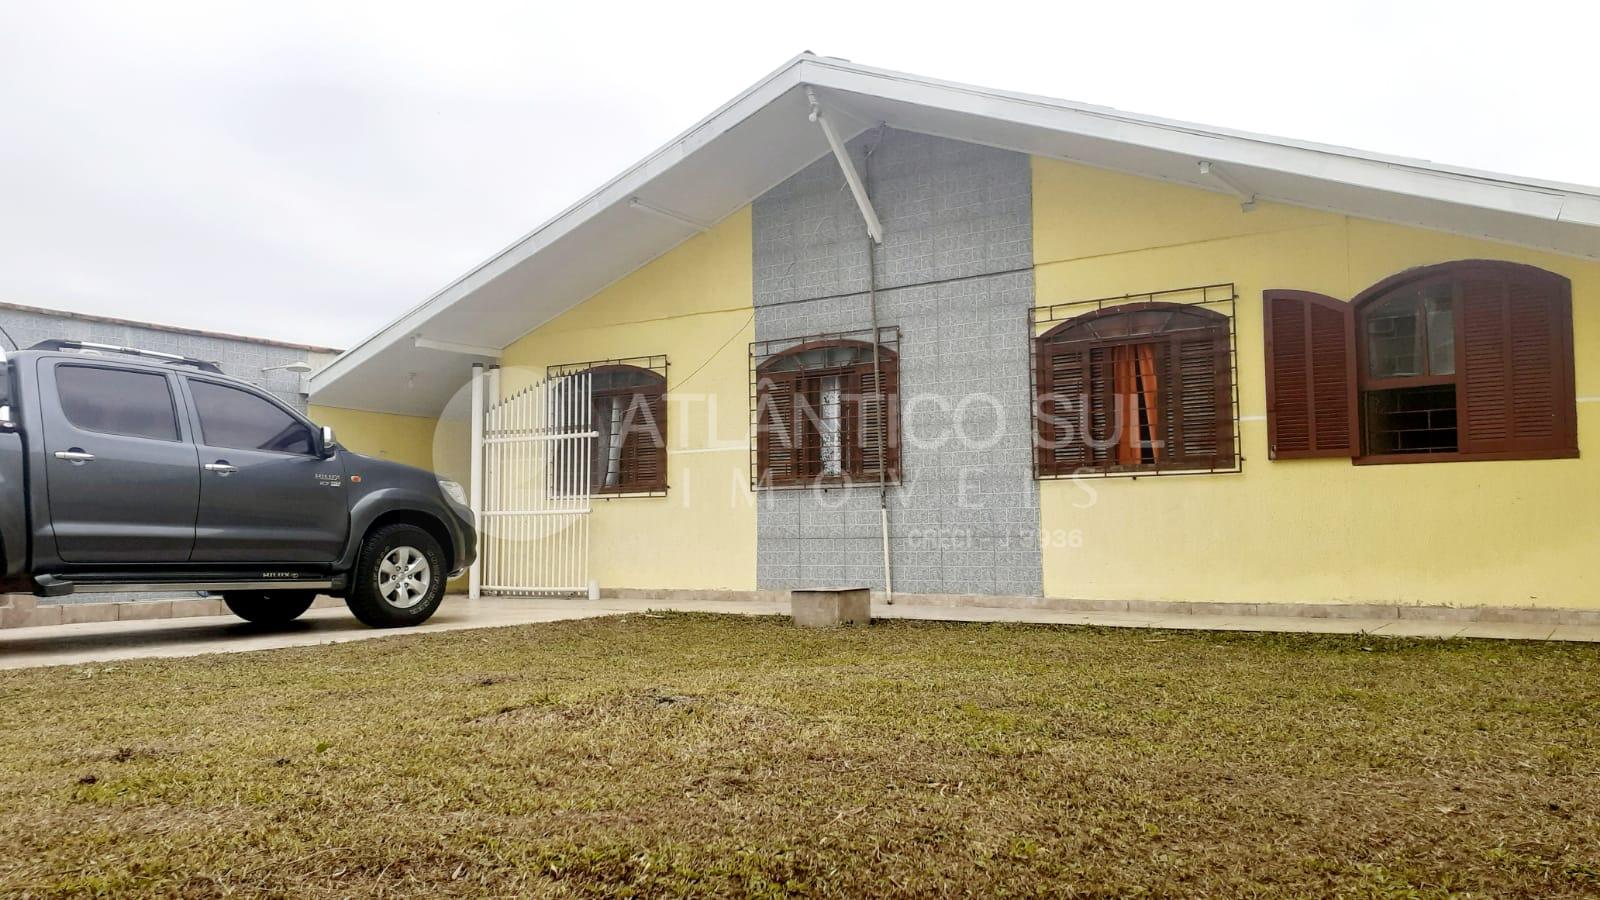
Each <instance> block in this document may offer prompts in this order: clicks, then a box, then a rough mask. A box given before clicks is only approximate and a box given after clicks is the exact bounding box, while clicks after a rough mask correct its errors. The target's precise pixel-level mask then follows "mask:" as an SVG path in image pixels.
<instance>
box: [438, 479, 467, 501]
mask: <svg viewBox="0 0 1600 900" xmlns="http://www.w3.org/2000/svg"><path fill="white" fill-rule="evenodd" d="M439 490H441V491H444V495H445V496H446V497H449V498H450V499H451V500H454V501H455V502H457V503H459V504H461V505H462V506H466V505H467V492H466V491H464V490H462V489H461V485H460V484H458V483H456V482H454V481H447V480H445V479H443V478H441V479H439Z"/></svg>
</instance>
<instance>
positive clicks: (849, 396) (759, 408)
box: [750, 326, 903, 490]
mask: <svg viewBox="0 0 1600 900" xmlns="http://www.w3.org/2000/svg"><path fill="white" fill-rule="evenodd" d="M872 337H873V334H872V332H871V331H870V330H864V331H859V332H844V333H835V334H822V335H811V336H807V337H800V338H787V339H778V340H769V341H757V342H755V343H752V344H751V345H750V487H751V489H752V490H795V489H806V488H822V489H832V488H855V487H877V486H878V484H879V483H880V475H879V472H878V471H877V470H873V471H871V473H870V474H869V473H867V472H866V470H865V469H864V468H861V466H864V460H862V456H863V454H864V450H863V448H862V447H857V446H856V442H855V440H854V436H855V435H856V434H857V433H858V432H859V431H860V428H859V426H858V424H856V423H855V421H854V420H855V419H856V418H858V417H860V416H861V406H862V404H861V401H862V398H863V397H865V396H867V394H865V393H863V392H861V391H860V390H859V383H860V379H861V377H862V376H863V375H868V376H870V375H871V374H872V372H873V363H872V360H871V349H872V347H873V341H872ZM877 338H878V340H877V350H878V369H879V370H880V371H881V372H882V373H883V376H884V380H885V381H886V382H888V384H889V389H888V390H887V391H883V390H879V391H877V392H875V396H878V397H880V398H883V399H881V400H880V401H879V402H881V403H882V404H883V409H884V412H883V426H882V428H883V433H884V444H883V456H884V463H885V465H884V469H883V473H882V477H881V481H882V483H884V484H899V483H900V480H901V475H902V468H901V466H902V450H903V448H902V446H901V444H902V440H901V429H900V350H899V345H900V330H899V328H897V327H895V326H883V327H880V328H879V329H878V334H877ZM835 347H842V348H851V349H854V350H856V351H858V352H860V351H866V356H867V359H866V360H864V361H862V362H855V363H846V364H841V365H831V366H827V367H823V368H815V369H805V368H797V369H796V370H795V371H794V372H792V373H790V372H779V374H784V375H790V374H793V375H794V376H796V379H797V380H798V381H801V382H802V387H801V389H800V390H798V391H796V394H795V396H796V399H797V400H798V397H799V396H800V395H801V394H808V393H809V389H808V388H806V387H805V386H804V385H806V384H809V383H812V382H815V381H819V380H820V379H823V378H827V377H834V376H840V377H843V378H846V379H851V382H850V383H851V384H853V385H855V386H856V389H855V390H854V391H853V392H852V391H851V390H850V389H849V388H848V387H846V388H844V389H843V390H842V391H841V398H840V402H841V409H840V424H839V434H840V439H839V446H840V470H841V471H840V474H838V475H823V474H820V473H819V474H816V475H799V476H786V477H783V478H773V477H772V476H771V474H770V461H769V460H768V459H767V458H766V456H765V455H764V453H763V447H764V440H763V439H764V436H765V432H764V431H763V424H764V423H763V419H762V416H763V409H764V405H763V398H764V397H766V396H768V393H769V390H770V389H769V388H764V387H763V385H764V384H771V381H770V379H769V378H768V376H769V375H771V374H774V373H775V372H778V370H777V367H778V365H779V364H780V363H782V362H783V361H784V360H788V359H793V358H794V357H797V356H799V355H800V354H803V353H807V352H812V351H817V350H827V349H829V348H835ZM808 402H809V401H808ZM795 415H799V411H798V410H796V412H795ZM815 419H816V416H814V415H810V416H804V417H802V418H801V419H800V422H801V424H802V427H805V425H806V423H808V422H814V421H815ZM803 446H804V442H803V441H801V442H797V443H796V445H794V446H793V447H792V448H791V449H794V450H796V451H797V452H798V448H799V447H803ZM872 452H873V453H874V454H876V452H877V451H876V449H874V450H873V451H872Z"/></svg>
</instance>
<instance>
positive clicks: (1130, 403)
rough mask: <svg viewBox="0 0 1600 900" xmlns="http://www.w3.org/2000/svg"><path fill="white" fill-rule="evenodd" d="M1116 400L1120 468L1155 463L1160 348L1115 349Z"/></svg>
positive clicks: (1137, 346)
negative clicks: (1157, 363)
mask: <svg viewBox="0 0 1600 900" xmlns="http://www.w3.org/2000/svg"><path fill="white" fill-rule="evenodd" d="M1111 363H1112V389H1111V392H1112V396H1113V397H1114V398H1115V400H1116V422H1115V426H1116V428H1117V446H1116V455H1117V463H1118V464H1119V465H1125V466H1132V465H1138V464H1140V463H1142V462H1145V461H1146V448H1147V447H1149V448H1150V449H1149V451H1148V453H1149V459H1150V461H1152V462H1153V461H1154V459H1155V448H1154V447H1152V446H1151V444H1152V443H1153V442H1154V441H1155V437H1156V430H1157V428H1156V410H1157V409H1158V408H1159V407H1158V406H1157V405H1156V403H1157V401H1156V392H1157V390H1158V387H1159V386H1158V384H1157V381H1156V347H1155V345H1154V344H1133V345H1128V344H1124V345H1121V346H1117V347H1113V348H1112V351H1111Z"/></svg>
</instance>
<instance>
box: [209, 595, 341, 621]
mask: <svg viewBox="0 0 1600 900" xmlns="http://www.w3.org/2000/svg"><path fill="white" fill-rule="evenodd" d="M315 599H317V592H316V591H228V592H227V593H224V594H223V595H222V602H223V603H226V604H228V609H229V610H230V611H231V612H232V613H233V614H234V615H236V616H238V617H239V618H241V619H243V620H245V621H246V622H255V623H256V624H258V625H283V624H285V623H287V622H293V621H294V620H295V619H298V618H300V616H301V614H302V613H304V612H305V611H306V610H308V609H310V608H311V601H313V600H315Z"/></svg>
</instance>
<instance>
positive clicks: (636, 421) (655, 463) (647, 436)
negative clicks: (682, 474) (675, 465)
mask: <svg viewBox="0 0 1600 900" xmlns="http://www.w3.org/2000/svg"><path fill="white" fill-rule="evenodd" d="M628 417H629V421H628V423H627V426H626V428H627V432H626V438H625V440H624V441H623V444H622V459H621V465H620V466H619V470H620V473H621V478H620V479H619V486H620V487H621V489H623V490H628V491H662V490H666V488H667V440H666V437H667V404H666V397H665V396H664V395H662V394H661V393H660V392H659V391H642V392H639V393H636V394H633V395H631V396H630V397H629V398H628Z"/></svg>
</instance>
